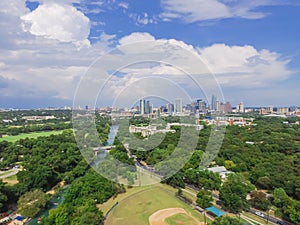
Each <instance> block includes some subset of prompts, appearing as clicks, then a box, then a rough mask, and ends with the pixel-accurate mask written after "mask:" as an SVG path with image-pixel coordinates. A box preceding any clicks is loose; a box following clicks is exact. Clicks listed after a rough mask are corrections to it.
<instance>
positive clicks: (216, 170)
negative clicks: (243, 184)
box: [207, 166, 232, 179]
mask: <svg viewBox="0 0 300 225" xmlns="http://www.w3.org/2000/svg"><path fill="white" fill-rule="evenodd" d="M207 170H208V171H211V172H213V173H218V174H219V175H220V177H221V178H222V179H225V178H226V177H227V174H230V173H232V172H230V171H228V170H227V169H226V168H225V166H215V167H211V168H208V169H207Z"/></svg>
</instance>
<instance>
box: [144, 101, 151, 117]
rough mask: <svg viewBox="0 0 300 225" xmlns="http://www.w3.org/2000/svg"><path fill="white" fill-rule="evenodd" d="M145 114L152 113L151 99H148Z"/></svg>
mask: <svg viewBox="0 0 300 225" xmlns="http://www.w3.org/2000/svg"><path fill="white" fill-rule="evenodd" d="M145 114H150V101H146V104H145Z"/></svg>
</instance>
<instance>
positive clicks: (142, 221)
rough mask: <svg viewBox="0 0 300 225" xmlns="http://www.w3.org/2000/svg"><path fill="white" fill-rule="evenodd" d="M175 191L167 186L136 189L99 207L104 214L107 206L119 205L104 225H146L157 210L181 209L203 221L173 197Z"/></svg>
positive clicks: (193, 211) (187, 206)
mask: <svg viewBox="0 0 300 225" xmlns="http://www.w3.org/2000/svg"><path fill="white" fill-rule="evenodd" d="M176 192H177V190H176V189H174V188H171V187H169V186H167V185H162V184H156V185H153V186H146V187H136V188H131V189H129V190H128V192H127V193H125V194H123V195H120V196H118V197H117V198H116V199H114V200H113V199H110V200H109V201H108V202H107V203H105V204H103V205H101V206H99V208H100V209H101V210H102V211H103V212H104V213H106V212H107V210H108V206H109V205H110V206H112V205H113V204H114V202H118V203H119V204H118V205H117V206H116V207H115V208H114V209H113V210H112V211H111V212H110V214H109V215H108V217H107V219H106V221H105V225H120V224H122V225H148V224H149V217H150V216H151V215H152V214H153V213H155V212H156V211H158V210H161V209H166V208H175V207H176V208H182V209H184V210H185V211H186V212H187V214H188V215H190V216H192V217H194V218H196V219H197V220H199V221H203V216H202V215H201V214H200V213H198V212H197V211H195V210H193V209H192V208H191V207H190V206H189V205H187V204H186V203H184V202H182V201H181V200H179V199H177V198H176V197H175V193H176Z"/></svg>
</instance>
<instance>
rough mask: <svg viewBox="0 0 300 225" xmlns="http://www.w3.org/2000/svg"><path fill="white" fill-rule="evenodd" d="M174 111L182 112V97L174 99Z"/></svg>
mask: <svg viewBox="0 0 300 225" xmlns="http://www.w3.org/2000/svg"><path fill="white" fill-rule="evenodd" d="M175 112H177V113H181V112H182V99H181V98H178V99H175Z"/></svg>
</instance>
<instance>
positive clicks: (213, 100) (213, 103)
mask: <svg viewBox="0 0 300 225" xmlns="http://www.w3.org/2000/svg"><path fill="white" fill-rule="evenodd" d="M211 110H217V97H216V96H215V95H212V96H211Z"/></svg>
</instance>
